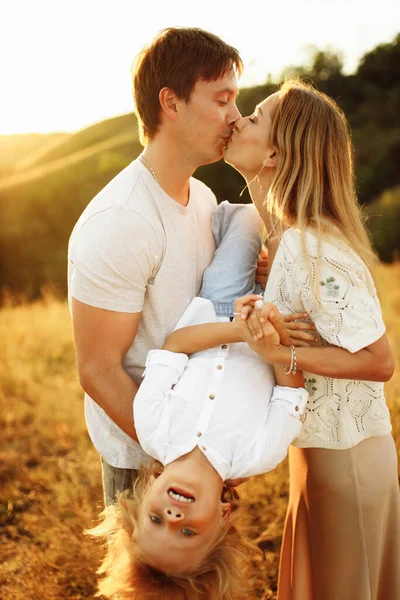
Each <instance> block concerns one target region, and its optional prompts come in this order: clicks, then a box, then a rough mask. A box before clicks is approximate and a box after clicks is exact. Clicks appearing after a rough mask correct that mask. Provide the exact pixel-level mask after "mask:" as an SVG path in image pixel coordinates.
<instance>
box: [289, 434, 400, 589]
mask: <svg viewBox="0 0 400 600" xmlns="http://www.w3.org/2000/svg"><path fill="white" fill-rule="evenodd" d="M289 465H290V495H289V507H288V513H287V516H286V523H285V531H284V536H283V543H282V554H281V564H280V572H279V587H278V600H400V495H399V482H398V475H397V455H396V448H395V445H394V441H393V437H392V436H391V435H390V434H389V435H384V436H380V437H373V438H368V439H366V440H364V441H362V442H361V443H360V444H358V445H357V446H355V447H354V448H350V449H348V450H326V449H323V448H295V447H293V446H292V447H291V448H290V451H289Z"/></svg>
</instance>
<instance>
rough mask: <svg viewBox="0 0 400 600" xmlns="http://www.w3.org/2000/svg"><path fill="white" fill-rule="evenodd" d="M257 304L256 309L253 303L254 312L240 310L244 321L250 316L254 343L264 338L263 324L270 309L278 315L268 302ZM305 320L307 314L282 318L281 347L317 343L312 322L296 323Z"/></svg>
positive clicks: (248, 309) (247, 309)
mask: <svg viewBox="0 0 400 600" xmlns="http://www.w3.org/2000/svg"><path fill="white" fill-rule="evenodd" d="M257 302H258V303H259V308H258V309H257V303H255V309H254V312H253V311H252V308H245V307H243V309H242V315H243V318H244V319H246V320H247V319H248V318H249V316H250V314H251V315H252V324H251V327H250V331H251V333H252V335H253V338H254V340H255V341H257V340H262V339H263V337H264V331H263V323H265V322H266V320H268V319H269V316H268V315H269V313H270V311H271V308H272V307H273V308H274V310H275V311H276V313H277V314H280V313H279V311H278V309H277V308H276V307H275V306H274V305H273V304H271V303H270V302H266V303H265V304H264V303H262V302H260V301H257ZM305 318H308V314H307V313H292V314H290V315H285V316H284V317H283V323H284V326H285V328H284V329H279V335H280V338H281V344H282V345H283V346H291V345H293V346H297V347H298V346H311V345H312V344H315V343H317V342H318V341H319V338H318V337H317V336H316V334H315V325H314V323H313V322H312V321H309V322H308V323H303V322H301V321H297V319H305ZM272 322H273V320H272ZM273 323H274V322H273ZM275 324H276V323H274V325H275Z"/></svg>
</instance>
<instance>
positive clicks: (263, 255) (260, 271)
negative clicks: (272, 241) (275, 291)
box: [256, 245, 268, 290]
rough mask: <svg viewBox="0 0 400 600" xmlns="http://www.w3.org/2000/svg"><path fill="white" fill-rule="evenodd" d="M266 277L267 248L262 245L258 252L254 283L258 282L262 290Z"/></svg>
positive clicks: (265, 283)
mask: <svg viewBox="0 0 400 600" xmlns="http://www.w3.org/2000/svg"><path fill="white" fill-rule="evenodd" d="M267 279H268V250H267V248H266V247H265V246H264V245H263V247H262V250H261V252H260V256H259V259H258V261H257V268H256V283H259V284H260V285H261V287H262V289H263V290H265V286H266V285H267Z"/></svg>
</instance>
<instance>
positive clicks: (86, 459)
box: [0, 264, 400, 600]
mask: <svg viewBox="0 0 400 600" xmlns="http://www.w3.org/2000/svg"><path fill="white" fill-rule="evenodd" d="M399 282H400V264H397V265H393V266H382V267H380V268H379V270H378V272H377V284H378V289H379V292H380V296H381V302H382V307H383V312H384V317H385V321H386V324H387V330H388V334H389V337H390V341H391V344H392V347H393V349H394V352H395V354H396V361H397V366H398V367H399V365H400V328H399V326H398V319H399V317H400V286H399ZM0 340H1V343H0V402H1V405H0V440H1V444H0V482H1V485H0V598H1V599H2V600H64V599H65V600H66V599H70V600H72V599H74V600H78V599H81V598H93V597H94V594H95V590H96V575H95V571H96V568H97V566H98V563H99V558H100V555H101V549H100V548H99V546H98V545H97V544H96V543H95V542H94V541H93V540H91V539H88V538H86V537H85V536H83V534H82V530H83V529H85V528H86V527H87V526H89V525H91V524H92V523H93V522H94V520H95V519H96V517H97V515H98V513H99V511H100V509H101V507H102V492H101V481H100V465H99V459H98V456H97V453H96V452H95V450H94V449H93V448H92V446H91V443H90V440H89V438H88V435H87V433H86V430H85V424H84V418H83V405H82V392H81V390H80V388H79V384H78V381H77V374H76V369H75V357H74V348H73V342H72V334H71V323H70V317H69V314H68V308H67V305H66V303H65V302H64V301H59V300H56V299H52V298H47V299H46V298H44V299H43V300H42V301H41V302H38V303H35V304H31V305H22V306H14V307H13V306H11V305H10V306H9V307H5V308H3V309H2V310H1V311H0ZM386 389H387V397H388V402H389V405H390V408H391V412H392V418H393V426H394V435H395V437H396V441H397V446H398V448H400V402H399V400H398V399H399V398H400V372H399V369H397V372H396V374H395V376H394V377H393V379H392V380H391V381H390V382H389V383H388V384H387V388H386ZM287 480H288V475H287V465H286V462H285V463H283V464H282V465H280V467H279V468H277V469H276V470H275V471H274V472H272V473H269V474H267V475H265V476H261V477H257V478H253V479H252V481H250V482H248V483H247V484H245V486H242V497H243V499H244V502H245V503H246V505H247V508H248V512H249V515H250V519H251V522H252V524H253V525H254V528H255V534H256V536H257V540H258V543H259V545H260V547H261V548H262V549H263V550H264V553H265V561H264V562H263V563H261V564H260V565H259V578H258V584H259V585H258V587H259V597H260V598H264V599H273V598H275V591H276V574H277V565H278V552H279V545H280V541H281V532H282V524H283V518H284V514H285V507H286V500H287Z"/></svg>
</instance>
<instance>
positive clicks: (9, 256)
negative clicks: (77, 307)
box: [0, 115, 142, 298]
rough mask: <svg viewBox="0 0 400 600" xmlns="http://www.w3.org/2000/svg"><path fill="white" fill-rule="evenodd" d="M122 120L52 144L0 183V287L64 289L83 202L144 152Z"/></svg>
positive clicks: (129, 122)
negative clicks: (69, 247) (70, 247)
mask: <svg viewBox="0 0 400 600" xmlns="http://www.w3.org/2000/svg"><path fill="white" fill-rule="evenodd" d="M141 149H142V147H141V145H140V143H139V141H138V139H137V129H136V120H135V119H134V118H133V116H132V115H122V116H121V117H116V118H115V119H109V120H107V121H105V122H102V123H98V124H96V125H93V126H91V127H88V128H85V129H83V130H81V131H78V132H77V133H75V134H72V135H69V136H66V137H65V138H63V139H59V140H56V139H55V140H50V142H49V144H44V145H42V147H41V148H40V147H39V148H38V149H37V150H36V151H35V152H33V153H32V154H31V155H30V157H29V156H28V157H25V158H23V159H21V160H20V161H19V163H17V164H19V165H21V164H22V167H23V168H19V169H18V170H17V169H14V172H13V173H11V174H9V175H8V176H7V177H5V178H3V179H1V180H0V210H1V220H0V287H3V289H4V288H5V287H7V288H9V289H11V290H12V291H13V293H23V294H24V295H25V296H27V297H28V298H34V297H35V296H37V295H38V294H39V293H40V289H41V287H42V286H44V285H51V286H53V287H55V288H57V289H61V290H64V291H65V269H66V267H65V265H66V251H67V242H68V238H69V235H70V233H71V231H72V228H73V226H74V224H75V222H76V221H77V219H78V217H79V215H80V214H81V212H82V210H83V209H84V208H85V206H86V205H87V203H88V202H89V201H90V200H91V199H92V198H93V197H94V196H95V195H96V194H97V192H98V191H100V189H102V188H103V187H104V186H105V185H106V184H107V183H108V182H109V181H110V180H111V179H112V178H113V177H114V176H115V175H116V174H117V173H118V172H119V171H121V170H122V169H123V168H125V167H126V166H127V165H128V164H129V163H130V162H131V161H132V160H133V159H134V158H136V156H137V155H138V154H139V153H140V152H141Z"/></svg>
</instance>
